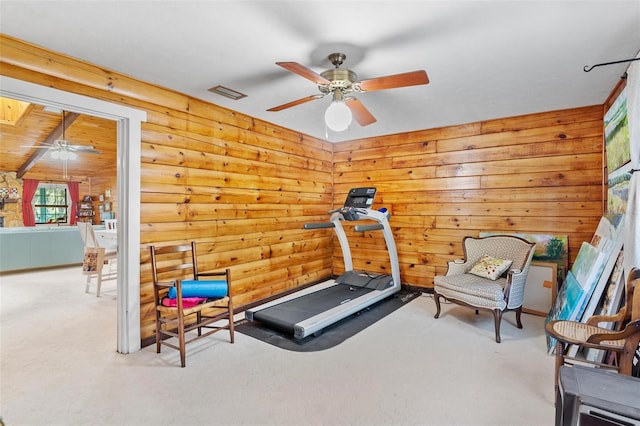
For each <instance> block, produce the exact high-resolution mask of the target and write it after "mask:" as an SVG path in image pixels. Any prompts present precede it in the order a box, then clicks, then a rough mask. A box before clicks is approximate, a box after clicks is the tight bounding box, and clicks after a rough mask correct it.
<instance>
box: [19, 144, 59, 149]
mask: <svg viewBox="0 0 640 426" xmlns="http://www.w3.org/2000/svg"><path fill="white" fill-rule="evenodd" d="M20 147H21V148H39V149H49V148H53V147H54V145H20Z"/></svg>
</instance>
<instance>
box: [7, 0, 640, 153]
mask: <svg viewBox="0 0 640 426" xmlns="http://www.w3.org/2000/svg"><path fill="white" fill-rule="evenodd" d="M0 16H1V18H0V24H1V31H2V33H4V34H7V35H11V36H14V37H17V38H19V39H22V40H25V41H28V42H31V43H34V44H37V45H40V46H44V47H47V48H49V49H51V50H54V51H58V52H62V53H65V54H68V55H70V56H73V57H76V58H80V59H83V60H86V61H88V62H91V63H93V64H97V65H100V66H103V67H105V68H108V69H112V70H115V71H118V72H121V73H124V74H127V75H129V76H132V77H136V78H138V79H140V80H143V81H147V82H152V83H156V84H158V85H160V86H164V87H167V88H171V89H174V90H176V91H178V92H182V93H185V94H189V95H192V96H194V97H197V98H200V99H204V100H206V101H210V102H212V103H215V104H218V105H221V106H225V107H228V108H231V109H233V110H236V111H239V112H242V113H246V114H248V115H251V116H253V117H258V118H260V119H264V120H266V121H269V122H272V123H275V124H278V125H281V126H284V127H287V128H290V129H293V130H296V131H300V132H302V133H306V134H309V135H312V136H316V137H319V138H325V137H326V129H325V125H324V121H323V116H324V110H325V109H326V107H327V105H328V104H329V102H330V96H327V97H325V98H323V99H320V100H315V101H312V102H308V103H305V104H302V105H299V106H297V107H293V108H290V109H287V110H284V111H281V112H267V111H266V110H267V109H268V108H271V107H274V106H276V105H280V104H283V103H286V102H289V101H293V100H295V99H298V98H302V97H305V96H308V95H312V94H316V93H319V91H318V89H317V87H316V86H315V85H314V83H312V82H311V81H309V80H307V79H305V78H303V77H301V76H299V75H296V74H293V73H291V72H288V71H286V70H284V69H283V68H281V67H279V66H276V65H275V62H277V61H292V62H298V63H300V64H302V65H305V66H307V67H309V68H311V69H313V70H314V71H316V72H318V73H320V72H322V71H324V70H325V69H328V68H331V65H330V64H329V62H328V60H326V56H327V55H328V54H330V53H333V52H334V51H341V52H343V53H346V54H347V60H346V61H345V63H344V64H343V67H346V68H350V69H352V70H354V71H356V72H357V74H358V77H359V78H360V79H369V78H374V77H380V76H385V75H392V74H398V73H403V72H408V71H415V70H420V69H424V70H426V71H427V74H428V75H429V79H430V83H429V84H428V85H424V86H413V87H406V88H398V89H390V90H383V91H377V92H369V93H361V94H359V95H358V96H357V97H358V99H359V100H360V101H361V102H362V103H363V104H364V105H365V106H366V107H367V108H368V110H369V111H370V112H371V113H372V114H373V115H374V116H375V117H376V118H377V120H378V121H377V122H376V123H374V124H372V125H370V126H366V127H360V126H359V125H358V124H357V123H355V122H354V123H353V124H352V126H351V127H350V128H349V130H347V131H345V132H342V133H334V132H329V135H328V136H329V137H328V139H329V140H330V141H332V142H337V141H342V140H350V139H356V138H360V137H371V136H377V135H386V134H392V133H399V132H406V131H411V130H419V129H429V128H435V127H441V126H448V125H455V124H463V123H469V122H475V121H480V120H486V119H492V118H500V117H509V116H514V115H521V114H528V113H536V112H542V111H549V110H556V109H564V108H573V107H580V106H585V105H594V104H601V103H603V102H604V101H605V100H606V98H607V96H608V95H609V94H610V92H611V90H612V89H613V88H614V87H615V85H616V84H617V82H618V80H619V79H620V76H621V75H622V74H623V73H624V71H625V70H626V68H627V67H628V66H629V64H628V63H626V64H618V65H612V66H607V67H598V68H595V69H594V70H592V71H591V72H588V73H587V72H584V71H583V67H584V66H585V65H593V64H596V63H601V62H610V61H617V60H621V59H627V58H633V57H635V56H636V55H637V54H638V51H639V50H640V0H633V1H615V0H613V1H612V0H604V1H398V0H396V1H352V2H340V1H120V2H114V1H100V0H98V1H84V2H78V1H29V0H26V1H25V0H20V1H10V0H2V1H1V2H0ZM218 84H221V85H224V86H226V87H229V88H231V89H234V90H237V91H240V92H242V93H245V94H247V95H248V96H247V97H246V98H244V99H241V100H238V101H233V100H231V99H227V98H225V97H222V96H219V95H216V94H212V93H210V92H209V91H208V90H207V89H209V88H211V87H213V86H215V85H218Z"/></svg>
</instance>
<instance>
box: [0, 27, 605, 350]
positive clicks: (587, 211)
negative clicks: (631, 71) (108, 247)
mask: <svg viewBox="0 0 640 426" xmlns="http://www.w3.org/2000/svg"><path fill="white" fill-rule="evenodd" d="M0 61H1V65H2V66H1V67H0V73H2V74H3V75H6V76H10V77H13V78H19V79H22V80H25V81H30V82H33V83H36V84H42V85H46V86H50V87H55V88H57V89H60V90H65V91H69V92H73V93H78V94H82V95H85V96H92V97H95V98H98V99H103V100H107V101H110V102H115V103H121V104H125V105H128V106H131V107H135V108H139V109H142V110H145V111H146V112H147V117H148V119H147V122H146V123H143V125H142V146H141V159H140V161H141V194H140V197H141V216H142V217H141V221H142V223H141V243H142V244H141V248H140V262H141V276H140V282H141V288H140V292H141V293H140V295H141V306H140V312H141V332H142V339H143V341H145V340H147V341H148V339H149V338H150V337H152V336H153V329H154V324H153V306H152V293H151V282H150V271H149V257H148V252H147V249H146V247H147V246H148V245H149V244H169V243H174V242H184V241H189V240H195V241H197V242H198V244H199V247H201V248H202V249H201V255H202V261H201V262H202V265H203V267H207V268H214V269H219V268H225V267H230V268H231V269H232V276H233V291H234V294H235V297H236V298H235V300H236V302H237V303H238V304H239V305H242V304H245V303H250V302H253V301H256V300H259V299H262V298H265V297H269V296H271V295H274V294H277V293H280V292H283V291H285V290H289V289H292V288H295V287H297V286H301V285H304V284H308V283H310V282H313V281H316V280H320V279H323V278H325V277H327V276H329V275H331V274H333V273H336V274H337V273H340V272H342V270H344V265H343V262H342V259H341V257H340V255H339V248H338V245H337V244H336V243H335V241H334V239H333V236H332V234H331V232H330V231H328V230H303V229H302V226H303V224H304V223H307V222H320V221H326V220H327V214H326V212H327V210H328V209H329V208H331V206H332V204H333V203H335V204H336V205H341V204H342V203H343V201H344V199H345V197H346V194H347V191H348V190H349V189H350V188H353V187H356V186H376V187H377V188H378V195H377V197H376V204H375V206H374V207H383V206H384V207H387V208H388V209H389V211H390V212H391V213H392V217H391V225H392V228H393V231H394V234H395V237H396V242H397V245H398V251H399V257H400V264H401V265H400V266H401V274H402V279H403V283H405V284H410V285H416V286H422V287H431V286H432V285H433V276H434V275H435V274H437V273H443V272H444V271H445V268H446V261H447V260H450V259H453V258H457V257H460V256H461V255H462V247H461V240H462V237H463V236H465V235H477V234H478V233H479V232H481V231H483V230H492V231H496V230H498V231H500V230H503V231H508V232H529V233H558V234H568V235H569V241H570V256H571V258H572V259H573V258H574V257H575V254H576V253H577V250H578V248H579V246H580V243H581V241H583V240H584V239H589V238H590V236H591V234H592V233H593V231H594V230H595V228H596V225H597V223H598V220H599V218H600V216H601V213H602V188H603V183H602V107H601V106H594V107H586V108H576V109H571V110H564V111H553V112H548V113H542V114H530V115H526V116H520V117H511V118H503V119H499V120H491V121H486V122H478V123H467V124H462V125H459V126H450V127H446V128H438V129H427V130H422V131H418V132H411V133H405V134H398V135H390V136H382V137H375V138H367V139H360V140H354V141H350V142H342V143H339V144H336V145H332V144H329V143H327V142H326V141H322V140H318V139H315V138H312V137H309V136H306V135H302V134H299V133H297V132H293V131H291V130H288V129H284V128H280V127H277V126H274V125H272V124H270V123H267V122H263V121H261V120H258V119H255V118H252V117H248V116H244V115H242V114H239V113H237V112H235V111H232V110H228V109H224V108H220V107H218V106H216V105H213V104H210V103H207V102H203V101H201V100H198V99H193V98H190V97H188V96H186V95H183V94H180V93H176V92H174V91H171V90H168V89H165V88H162V87H157V86H154V85H152V84H148V83H145V82H141V81H138V80H135V79H132V78H129V77H126V76H124V75H121V74H118V73H117V72H113V71H109V70H105V69H103V68H100V67H97V66H94V65H92V64H88V63H85V62H82V61H78V60H76V59H73V58H69V57H66V56H64V55H60V54H57V53H54V52H51V51H48V50H46V49H42V48H39V47H37V46H34V45H30V44H28V43H23V42H21V41H19V40H16V39H13V38H10V37H7V36H4V35H0ZM345 228H346V230H347V232H350V233H351V232H352V230H351V227H350V226H348V225H346V226H345ZM353 238H354V239H353V242H354V248H353V251H354V264H355V266H356V268H362V269H368V270H374V271H375V270H379V271H381V272H382V271H388V269H389V265H388V260H387V258H386V252H385V249H384V240H383V239H382V238H381V236H380V235H378V234H377V233H362V234H359V235H353Z"/></svg>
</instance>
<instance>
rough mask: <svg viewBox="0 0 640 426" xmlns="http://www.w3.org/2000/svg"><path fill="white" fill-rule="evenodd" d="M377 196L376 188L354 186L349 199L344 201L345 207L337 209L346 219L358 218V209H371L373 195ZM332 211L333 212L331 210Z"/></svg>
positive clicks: (348, 195) (348, 196)
mask: <svg viewBox="0 0 640 426" xmlns="http://www.w3.org/2000/svg"><path fill="white" fill-rule="evenodd" d="M375 196H376V189H375V188H353V189H351V190H350V191H349V193H348V194H347V199H346V200H345V201H344V207H341V208H339V209H337V210H333V211H338V212H340V214H342V217H344V218H345V220H358V219H360V216H359V215H358V211H357V209H369V208H371V206H372V205H373V197H375ZM329 213H331V212H329Z"/></svg>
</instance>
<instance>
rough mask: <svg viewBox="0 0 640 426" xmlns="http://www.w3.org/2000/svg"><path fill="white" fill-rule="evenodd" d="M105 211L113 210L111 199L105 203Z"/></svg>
mask: <svg viewBox="0 0 640 426" xmlns="http://www.w3.org/2000/svg"><path fill="white" fill-rule="evenodd" d="M104 211H105V212H110V211H111V203H110V202H109V201H107V202H106V203H104Z"/></svg>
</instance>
